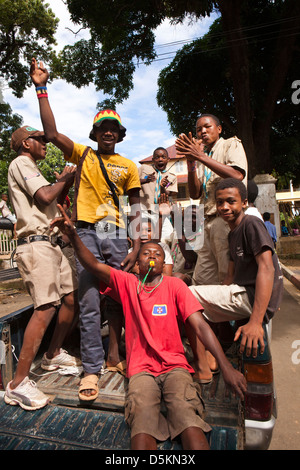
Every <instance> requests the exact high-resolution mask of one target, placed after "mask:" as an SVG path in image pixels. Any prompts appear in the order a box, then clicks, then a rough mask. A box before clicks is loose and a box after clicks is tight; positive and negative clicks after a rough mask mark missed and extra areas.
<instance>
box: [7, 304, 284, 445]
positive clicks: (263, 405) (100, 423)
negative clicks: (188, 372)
mask: <svg viewBox="0 0 300 470" xmlns="http://www.w3.org/2000/svg"><path fill="white" fill-rule="evenodd" d="M32 312H33V307H32V306H29V307H26V308H24V309H21V310H18V311H16V312H13V313H11V314H9V315H6V316H4V317H2V318H0V362H1V374H0V394H2V396H3V395H4V390H5V387H6V385H7V383H8V382H9V381H10V380H11V379H12V377H13V374H14V370H15V367H16V363H17V358H18V355H19V353H20V349H21V345H22V341H23V334H24V330H25V328H26V325H27V323H28V320H29V318H30V316H31V314H32ZM50 329H51V325H50ZM269 333H270V331H269V332H268V331H267V328H265V346H266V347H265V351H264V354H262V355H260V354H258V357H257V358H255V359H254V358H246V357H245V356H241V355H240V354H239V353H238V346H237V345H233V346H232V347H230V348H229V349H228V351H227V352H226V355H227V357H228V358H229V359H230V361H231V362H232V363H233V364H234V366H235V367H237V368H240V370H242V371H243V373H244V375H245V377H246V379H247V382H248V391H247V394H246V397H245V400H244V402H241V401H240V399H239V398H237V397H235V396H234V394H232V393H231V392H230V391H229V390H228V388H227V387H226V386H225V383H224V381H223V378H222V374H218V375H215V376H214V378H213V382H212V383H210V384H208V385H203V386H202V396H203V399H204V403H205V419H206V421H207V422H208V423H209V424H210V425H211V427H212V432H211V433H210V435H209V436H208V439H209V442H210V446H211V449H213V450H214V449H215V450H225V449H227V450H242V449H267V448H268V446H269V444H270V441H271V438H272V431H273V428H274V425H275V421H276V397H275V389H274V380H273V370H272V358H271V352H270V346H269V344H270V334H269ZM50 337H51V335H50V331H49V338H50ZM47 341H48V335H47V333H46V335H45V338H44V340H43V342H42V345H41V348H40V353H41V354H40V357H41V355H42V353H43V352H44V351H45V350H46V343H47ZM40 357H39V355H38V356H37V360H36V361H35V363H34V366H33V367H32V369H31V377H30V378H31V379H32V380H34V381H35V382H36V383H37V385H38V387H39V389H41V390H42V391H43V392H44V393H46V394H47V395H50V397H51V402H50V404H49V405H48V406H46V407H45V408H42V409H40V410H37V411H31V412H30V411H24V410H22V409H21V408H20V407H13V406H8V405H6V404H5V403H4V400H3V399H1V400H0V449H105V450H121V449H123V450H128V449H129V448H130V435H129V430H128V428H127V425H126V423H125V421H124V399H125V389H126V379H124V377H122V376H121V375H119V374H118V373H116V372H108V373H106V374H103V375H102V376H101V378H100V380H99V389H100V393H99V396H98V398H97V399H96V400H95V401H94V402H92V404H89V403H88V402H85V403H82V402H80V400H79V398H78V393H77V390H78V386H79V381H80V377H78V376H69V375H68V376H67V375H62V374H59V373H58V372H55V373H45V371H44V370H42V369H41V368H40ZM1 390H2V392H1ZM86 403H88V404H86ZM159 448H160V449H164V450H166V449H168V450H175V449H177V450H178V449H180V448H181V447H180V443H179V442H177V441H174V442H171V441H167V442H165V443H163V444H161V445H160V447H159Z"/></svg>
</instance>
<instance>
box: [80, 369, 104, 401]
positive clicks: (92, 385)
mask: <svg viewBox="0 0 300 470" xmlns="http://www.w3.org/2000/svg"><path fill="white" fill-rule="evenodd" d="M83 390H95V391H96V393H95V395H89V396H88V395H84V394H82V393H81V392H82V391H83ZM78 395H79V398H80V400H83V401H93V400H96V398H97V397H98V395H99V388H98V376H97V375H95V374H90V375H87V376H86V377H83V378H82V379H81V381H80V385H79V390H78Z"/></svg>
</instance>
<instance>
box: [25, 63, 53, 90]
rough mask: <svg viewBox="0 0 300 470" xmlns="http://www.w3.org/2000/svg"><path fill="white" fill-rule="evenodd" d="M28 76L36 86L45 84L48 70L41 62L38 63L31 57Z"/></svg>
mask: <svg viewBox="0 0 300 470" xmlns="http://www.w3.org/2000/svg"><path fill="white" fill-rule="evenodd" d="M30 77H31V80H32V82H33V83H34V85H35V86H36V87H37V86H46V84H47V81H48V78H49V72H48V70H47V69H46V68H45V67H44V64H43V62H40V63H39V64H38V63H37V61H36V59H35V58H33V59H31V65H30Z"/></svg>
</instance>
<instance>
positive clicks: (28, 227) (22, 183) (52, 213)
mask: <svg viewBox="0 0 300 470" xmlns="http://www.w3.org/2000/svg"><path fill="white" fill-rule="evenodd" d="M49 184H50V183H49V182H48V181H47V180H46V179H45V178H44V177H43V175H42V174H41V172H40V170H39V168H38V167H37V165H36V163H35V162H34V161H33V160H31V158H29V157H26V156H25V155H19V156H18V157H17V158H15V159H14V160H13V161H12V162H11V164H10V165H9V168H8V189H9V197H10V200H11V202H12V205H13V207H14V211H15V214H16V216H17V227H16V230H17V236H18V238H22V237H28V236H29V235H48V236H50V235H51V234H50V229H49V224H50V222H51V220H52V219H54V217H57V216H58V215H59V212H58V209H57V207H56V204H57V201H56V200H54V201H53V202H52V203H51V204H50V205H49V206H43V207H41V206H39V205H38V203H37V202H36V201H35V199H34V194H35V193H36V192H37V190H38V189H40V188H41V187H42V186H48V185H49Z"/></svg>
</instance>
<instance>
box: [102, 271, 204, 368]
mask: <svg viewBox="0 0 300 470" xmlns="http://www.w3.org/2000/svg"><path fill="white" fill-rule="evenodd" d="M138 283H139V281H138V279H137V277H136V276H134V275H133V274H129V273H126V272H123V271H120V270H116V269H113V268H112V269H111V276H110V284H109V286H108V287H107V286H106V285H105V284H101V288H100V291H101V293H103V294H105V295H109V296H110V297H112V298H113V299H115V300H116V301H118V302H120V303H121V304H122V306H123V312H124V316H125V340H126V361H127V376H128V377H131V376H132V375H134V374H138V373H139V372H144V371H147V372H149V373H150V374H152V375H154V376H157V375H160V374H164V373H166V372H168V371H170V370H172V369H174V368H175V367H183V368H184V369H187V370H188V371H189V372H191V373H193V372H194V371H193V369H192V367H191V366H190V365H189V364H188V362H187V360H186V357H185V354H184V349H183V345H182V340H181V337H180V332H179V328H178V323H177V319H181V320H182V321H183V322H185V320H186V319H187V318H188V317H189V316H190V315H191V314H192V313H195V312H197V311H199V310H200V311H203V307H202V305H201V304H200V303H199V302H198V300H197V299H196V298H195V296H194V295H193V294H192V293H191V291H190V290H189V288H188V287H187V285H186V284H185V283H184V282H183V281H181V280H180V279H178V278H175V277H169V276H164V278H163V281H162V283H161V284H160V285H159V286H158V287H157V288H156V289H155V290H154V291H153V292H151V293H148V292H145V291H144V290H143V289H140V293H139V294H137V288H138ZM145 289H148V290H149V291H150V290H152V289H153V287H150V288H146V287H145Z"/></svg>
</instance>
